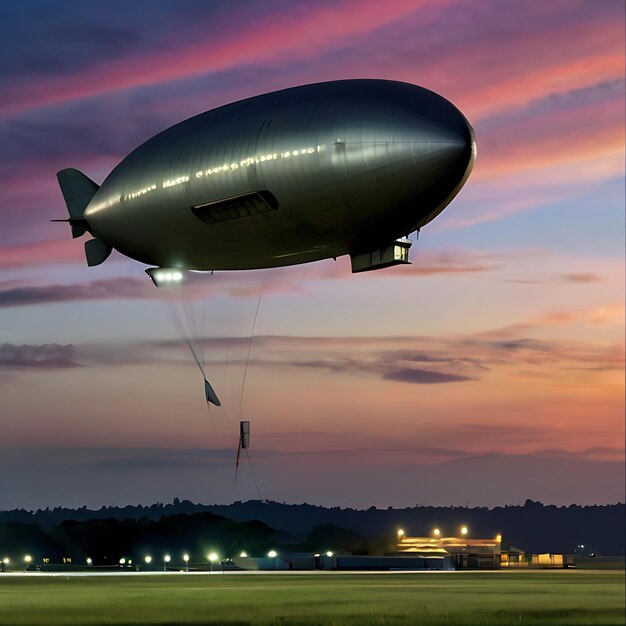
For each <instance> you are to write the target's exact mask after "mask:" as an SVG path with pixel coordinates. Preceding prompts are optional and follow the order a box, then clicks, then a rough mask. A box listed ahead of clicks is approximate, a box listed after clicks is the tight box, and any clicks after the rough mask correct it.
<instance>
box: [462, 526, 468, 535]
mask: <svg viewBox="0 0 626 626" xmlns="http://www.w3.org/2000/svg"><path fill="white" fill-rule="evenodd" d="M461 534H462V535H467V526H463V528H461Z"/></svg>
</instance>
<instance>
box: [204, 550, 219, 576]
mask: <svg viewBox="0 0 626 626" xmlns="http://www.w3.org/2000/svg"><path fill="white" fill-rule="evenodd" d="M218 558H219V557H218V556H217V554H215V552H211V553H209V555H208V556H207V559H209V562H210V563H211V573H213V563H214V562H215V561H217V559H218Z"/></svg>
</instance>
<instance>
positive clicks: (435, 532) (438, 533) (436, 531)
mask: <svg viewBox="0 0 626 626" xmlns="http://www.w3.org/2000/svg"><path fill="white" fill-rule="evenodd" d="M432 532H433V535H434V536H435V537H441V530H440V529H439V528H433V531H432ZM468 532H469V530H468V529H467V526H461V535H463V536H464V537H465V536H467V533H468ZM404 535H405V532H404V529H403V528H399V529H398V537H399V538H400V539H402V537H404ZM496 541H502V535H497V537H496Z"/></svg>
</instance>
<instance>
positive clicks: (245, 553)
mask: <svg viewBox="0 0 626 626" xmlns="http://www.w3.org/2000/svg"><path fill="white" fill-rule="evenodd" d="M239 556H240V557H241V558H242V559H245V558H246V557H247V556H248V553H247V552H242V553H241V554H240V555H239Z"/></svg>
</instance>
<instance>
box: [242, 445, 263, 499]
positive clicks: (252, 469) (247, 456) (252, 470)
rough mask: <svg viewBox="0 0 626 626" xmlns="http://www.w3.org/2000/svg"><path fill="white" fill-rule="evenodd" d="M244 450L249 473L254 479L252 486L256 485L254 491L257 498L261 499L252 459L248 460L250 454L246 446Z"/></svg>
mask: <svg viewBox="0 0 626 626" xmlns="http://www.w3.org/2000/svg"><path fill="white" fill-rule="evenodd" d="M245 450H246V458H247V459H248V465H250V473H251V474H252V480H253V481H254V486H255V487H256V492H257V494H258V496H259V500H263V498H262V497H261V492H260V491H259V485H258V484H257V482H256V476H255V474H254V467H252V461H251V460H250V455H249V454H248V448H246V449H245Z"/></svg>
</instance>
